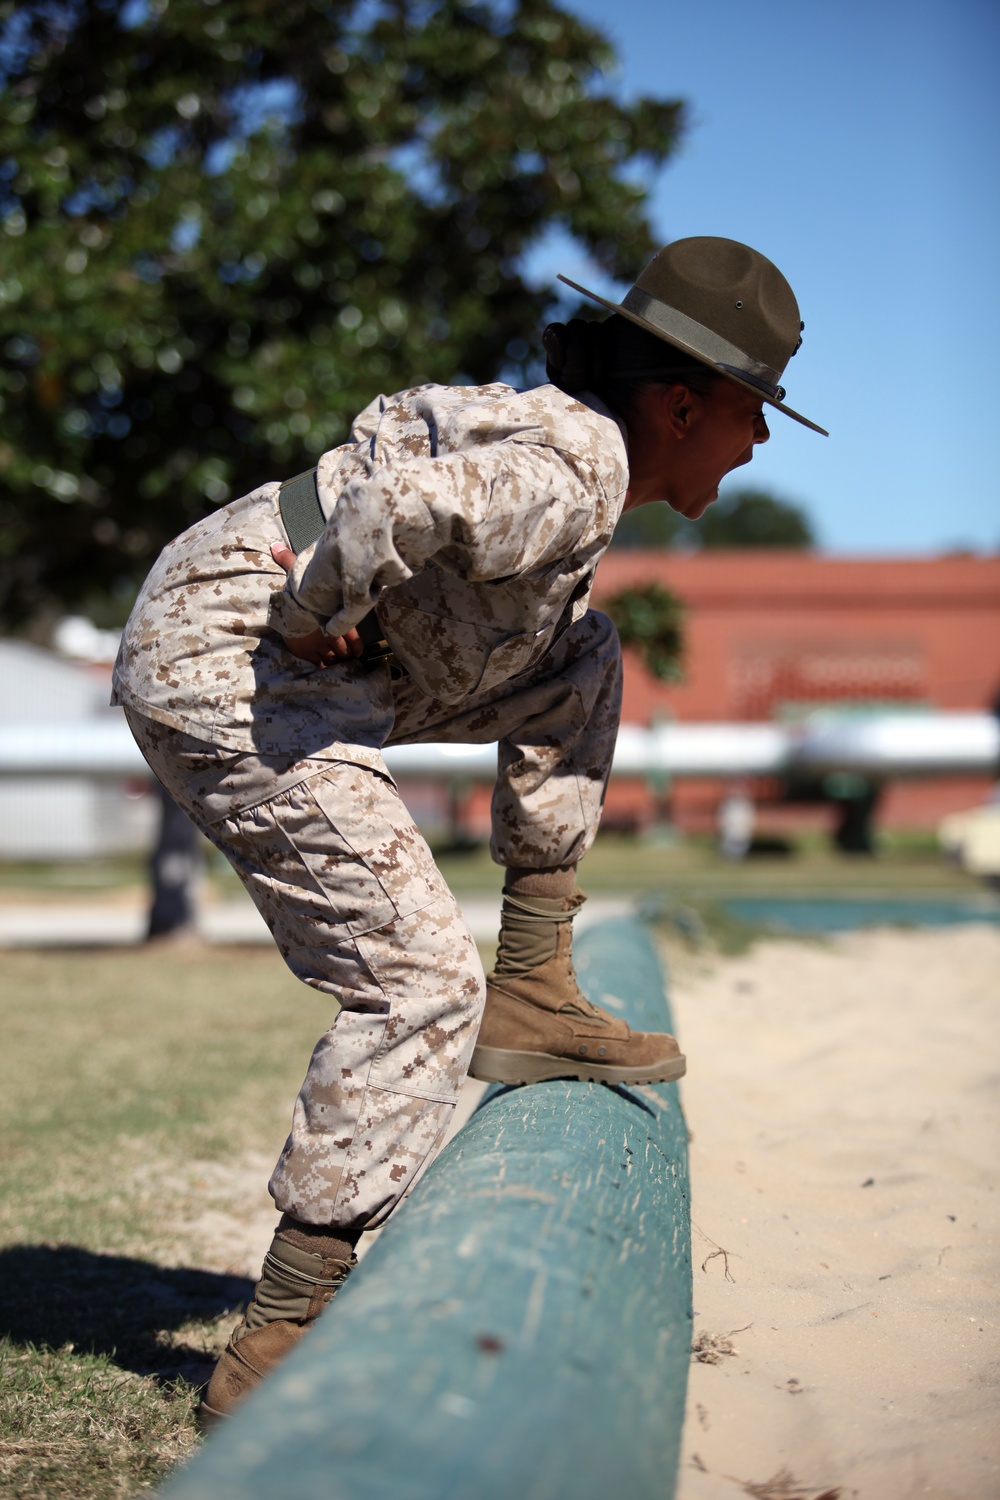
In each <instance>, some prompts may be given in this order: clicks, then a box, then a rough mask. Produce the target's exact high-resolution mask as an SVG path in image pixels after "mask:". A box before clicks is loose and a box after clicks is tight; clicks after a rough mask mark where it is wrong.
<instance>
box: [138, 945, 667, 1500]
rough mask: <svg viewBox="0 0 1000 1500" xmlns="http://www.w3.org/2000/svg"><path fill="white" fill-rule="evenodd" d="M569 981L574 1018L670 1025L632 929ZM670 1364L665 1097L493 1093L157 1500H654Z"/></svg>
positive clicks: (571, 1090) (551, 1089)
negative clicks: (580, 1011) (577, 1000)
mask: <svg viewBox="0 0 1000 1500" xmlns="http://www.w3.org/2000/svg"><path fill="white" fill-rule="evenodd" d="M577 958H578V970H579V973H580V978H581V982H582V984H583V986H584V988H585V990H586V992H587V993H588V994H589V995H590V997H591V998H592V999H593V1000H595V1001H599V1002H600V1003H602V1004H605V1005H606V1006H608V1008H609V1009H613V1010H615V1011H616V1012H618V1013H619V1014H623V1015H625V1016H626V1018H627V1019H628V1020H629V1022H630V1023H632V1024H633V1025H635V1026H638V1027H644V1028H646V1029H649V1028H653V1027H656V1028H662V1027H664V1026H669V1025H670V1016H669V1011H668V1009H667V1007H666V1004H665V998H666V997H665V994H664V976H663V971H662V969H661V967H660V964H659V962H658V959H657V956H656V953H655V951H654V949H653V946H652V943H651V940H650V936H649V933H648V929H646V928H645V927H644V926H643V925H642V924H641V923H639V922H636V921H633V920H617V921H613V922H606V923H602V924H600V925H598V926H595V927H593V928H590V929H589V930H588V931H587V932H586V933H584V934H583V935H582V936H581V938H580V940H579V943H578V948H577ZM690 1345H691V1255H690V1221H689V1203H688V1175H687V1137H686V1131H685V1126H684V1119H683V1116H682V1114H681V1110H680V1106H679V1103H678V1100H677V1086H676V1085H675V1084H669V1085H664V1086H660V1087H657V1088H624V1087H621V1088H609V1087H606V1086H603V1085H599V1084H586V1083H577V1082H568V1081H563V1082H552V1083H543V1084H534V1085H532V1086H530V1087H525V1088H493V1089H491V1090H490V1092H489V1093H488V1094H487V1096H486V1098H485V1099H484V1101H483V1103H482V1104H481V1105H480V1107H479V1109H478V1110H477V1112H476V1113H475V1115H474V1116H473V1118H472V1120H471V1121H470V1122H469V1123H468V1124H467V1125H466V1126H465V1127H464V1129H463V1130H461V1131H460V1132H459V1133H458V1135H457V1136H456V1137H455V1139H454V1140H453V1141H452V1142H451V1144H450V1145H449V1146H448V1147H447V1148H446V1149H445V1150H444V1151H443V1152H442V1154H441V1156H440V1157H439V1159H438V1160H437V1162H435V1163H434V1165H433V1166H432V1167H431V1168H430V1170H429V1171H428V1172H427V1173H426V1175H425V1176H424V1177H423V1178H422V1180H421V1181H420V1182H419V1183H418V1184H417V1186H416V1188H415V1189H414V1191H413V1193H412V1195H411V1196H410V1198H409V1200H408V1202H407V1203H406V1204H405V1205H404V1207H403V1209H402V1210H401V1211H400V1212H399V1213H398V1215H397V1216H396V1217H394V1218H393V1219H392V1220H391V1221H390V1223H389V1225H388V1226H387V1227H386V1229H385V1231H384V1232H383V1234H382V1236H381V1237H380V1239H379V1240H378V1241H377V1242H376V1244H375V1245H374V1246H373V1248H372V1249H371V1251H370V1252H369V1254H368V1255H367V1256H366V1257H365V1259H364V1260H363V1261H362V1263H361V1265H360V1267H359V1268H358V1270H357V1271H356V1272H355V1273H354V1274H353V1275H352V1277H351V1279H350V1281H349V1282H348V1284H347V1286H346V1287H345V1289H344V1291H343V1292H342V1293H341V1294H340V1295H339V1297H338V1298H337V1300H336V1301H335V1303H334V1304H333V1306H332V1307H331V1308H330V1310H329V1311H328V1312H327V1313H326V1314H324V1316H323V1317H322V1318H321V1319H320V1322H319V1325H318V1327H317V1328H316V1329H315V1331H314V1332H312V1333H310V1335H309V1337H308V1338H307V1339H305V1340H304V1341H303V1343H302V1344H300V1345H299V1347H298V1348H297V1349H296V1350H295V1351H294V1353H293V1354H292V1356H291V1358H290V1359H289V1361H288V1363H287V1364H286V1365H285V1366H284V1367H283V1368H282V1369H280V1370H278V1371H277V1372H276V1373H275V1374H274V1375H273V1376H272V1377H271V1379H270V1380H269V1381H268V1382H266V1384H265V1385H264V1386H263V1387H262V1388H261V1389H260V1391H258V1392H257V1393H256V1394H255V1395H254V1396H253V1397H252V1398H251V1399H250V1400H249V1401H248V1402H247V1403H246V1405H245V1406H244V1407H243V1408H242V1409H240V1410H239V1411H237V1412H236V1414H235V1415H234V1416H233V1418H232V1419H231V1420H230V1421H229V1422H227V1424H226V1425H225V1427H224V1428H223V1429H221V1430H219V1431H217V1432H214V1433H213V1434H212V1435H211V1436H210V1438H209V1440H208V1442H207V1444H206V1445H205V1448H204V1449H203V1450H202V1451H201V1452H200V1453H199V1454H198V1455H197V1456H196V1457H195V1458H194V1459H193V1460H192V1462H191V1463H190V1464H189V1465H188V1466H187V1468H185V1469H184V1470H182V1471H181V1473H180V1474H179V1475H177V1476H176V1477H175V1478H174V1480H173V1482H172V1483H171V1484H169V1485H168V1487H167V1489H166V1490H165V1492H164V1497H163V1500H236V1497H239V1500H274V1497H275V1496H278V1495H294V1496H295V1497H296V1500H512V1497H515V1496H517V1497H524V1500H608V1497H609V1496H616V1495H622V1496H626V1495H627V1496H628V1497H629V1500H670V1497H671V1496H672V1495H673V1494H674V1486H675V1480H676V1472H677V1464H678V1454H679V1445H680V1435H681V1427H682V1423H683V1415H684V1398H685V1391H686V1385H687V1371H688V1365H689V1361H690Z"/></svg>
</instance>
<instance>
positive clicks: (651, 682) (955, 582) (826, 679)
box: [594, 550, 1000, 828]
mask: <svg viewBox="0 0 1000 1500" xmlns="http://www.w3.org/2000/svg"><path fill="white" fill-rule="evenodd" d="M653 581H656V582H659V583H662V584H664V585H666V586H667V587H668V588H670V589H672V590H673V591H674V593H675V594H677V595H678V596H679V597H680V598H681V599H682V600H683V602H684V605H685V609H686V629H685V635H686V657H685V663H684V681H683V682H682V683H679V684H663V683H660V682H658V681H656V679H654V678H652V677H651V676H650V675H649V674H648V673H647V672H645V671H644V670H643V668H642V667H641V666H640V665H639V663H638V662H637V661H636V660H635V659H631V660H628V661H627V667H626V678H625V704H624V711H623V718H624V719H625V720H626V721H627V722H632V723H639V724H649V723H651V722H652V721H653V720H654V719H655V718H656V717H657V716H659V715H665V716H669V717H673V718H676V719H679V720H681V721H688V722H691V721H711V720H716V721H719V720H723V721H724V720H729V721H757V722H760V721H761V720H767V719H773V718H782V717H788V716H794V715H796V714H799V713H801V712H803V711H804V710H807V709H808V708H809V707H811V706H817V705H821V704H831V703H834V704H836V703H841V704H844V705H845V706H846V705H853V704H865V703H872V704H885V705H886V706H901V707H902V706H907V705H910V706H914V707H915V706H918V705H926V706H927V707H930V708H934V709H946V710H947V709H987V708H990V707H991V706H992V705H993V704H994V703H995V702H996V700H997V697H998V694H1000V557H996V558H978V557H945V558H936V559H926V560H924V559H901V560H881V559H854V558H829V557H821V556H815V555H813V554H810V553H802V552H759V551H752V550H751V551H739V552H735V551H734V552H705V553H698V554H694V555H685V554H682V553H677V552H656V551H638V550H637V551H630V550H629V551H612V552H609V553H607V554H606V555H605V557H604V559H603V560H602V562H601V564H600V567H599V569H598V572H597V582H596V586H595V590H594V603H595V604H596V605H597V607H598V608H600V606H601V601H602V599H607V598H608V597H609V596H610V595H613V594H615V593H616V592H617V591H618V590H619V589H622V588H625V587H630V586H636V585H641V584H645V583H650V582H653ZM631 655H632V653H627V657H631ZM989 785H990V782H989V778H986V777H981V778H975V777H961V778H959V777H955V778H947V779H945V778H942V779H939V780H930V779H928V780H926V781H912V782H895V783H892V784H891V785H890V787H889V790H888V792H887V794H886V796H885V798H884V801H883V804H882V806H881V808H880V811H879V818H878V821H879V823H880V824H881V825H882V826H890V827H892V826H896V827H933V826H934V825H935V824H936V823H937V821H938V819H939V818H941V817H942V816H944V814H946V813H948V812H951V811H953V810H955V809H957V808H961V807H968V806H971V805H973V804H974V803H976V802H977V801H980V800H982V798H983V796H984V795H985V793H986V791H987V789H988V787H989ZM780 790H781V789H780V788H778V787H776V786H772V785H766V784H763V783H758V784H757V785H756V786H755V787H754V788H753V791H754V793H755V795H756V796H757V797H758V798H760V799H761V801H762V802H763V803H764V806H765V810H764V812H763V814H762V818H761V824H762V826H763V827H765V828H766V827H768V826H775V825H778V826H784V825H787V824H788V823H792V824H794V825H796V826H799V827H802V826H808V825H809V824H813V825H816V826H823V827H826V826H829V825H830V822H831V816H832V814H831V812H830V810H829V809H825V808H822V807H815V808H809V807H803V806H802V805H791V806H784V805H780V804H779V803H778V802H777V800H776V799H777V798H778V797H779V794H780ZM722 791H723V787H722V785H721V784H720V783H718V782H715V783H711V782H696V781H680V782H678V783H677V785H676V787H675V788H674V790H673V794H672V810H673V814H674V816H675V818H676V819H677V821H678V822H679V823H680V824H681V826H682V827H683V826H686V827H706V826H710V825H711V823H712V821H713V819H714V811H715V806H716V804H717V802H718V799H719V796H720V795H721V793H722ZM652 807H653V799H652V794H651V793H650V792H649V791H648V789H646V788H644V787H642V786H633V787H626V786H623V785H616V787H615V788H613V791H612V795H611V798H610V799H609V804H608V816H609V820H611V821H628V820H629V818H630V817H635V819H636V820H638V821H643V820H644V819H645V818H646V817H648V816H649V815H650V814H651V810H652Z"/></svg>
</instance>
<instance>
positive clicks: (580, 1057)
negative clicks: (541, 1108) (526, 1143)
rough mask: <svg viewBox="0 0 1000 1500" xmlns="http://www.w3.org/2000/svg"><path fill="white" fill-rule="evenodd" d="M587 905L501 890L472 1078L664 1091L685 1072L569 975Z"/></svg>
mask: <svg viewBox="0 0 1000 1500" xmlns="http://www.w3.org/2000/svg"><path fill="white" fill-rule="evenodd" d="M585 900H586V897H585V896H583V895H582V894H581V893H580V892H579V891H577V892H576V893H575V895H573V896H569V897H567V896H535V895H529V896H522V895H520V894H518V895H515V894H513V893H512V892H511V891H509V890H507V889H505V890H504V898H503V910H502V913H501V928H500V948H499V951H498V953H497V964H496V968H495V969H494V971H493V972H492V973H491V974H488V975H487V977H486V1009H485V1011H484V1013H483V1024H482V1026H481V1028H480V1031H479V1039H478V1041H477V1043H476V1050H475V1052H474V1053H473V1056H472V1066H471V1068H470V1069H469V1072H470V1074H471V1076H472V1077H473V1078H480V1079H484V1080H488V1081H490V1082H494V1083H540V1082H542V1081H543V1080H544V1079H546V1078H580V1079H587V1080H589V1081H590V1082H592V1083H667V1082H669V1081H670V1080H671V1079H674V1078H680V1077H681V1076H682V1074H683V1073H684V1071H685V1068H686V1066H687V1063H686V1060H685V1058H684V1057H683V1056H682V1054H681V1052H680V1049H679V1048H678V1046H677V1043H676V1041H675V1040H674V1038H673V1037H672V1036H670V1035H668V1034H667V1033H666V1032H655V1031H632V1030H631V1029H630V1028H629V1027H628V1026H627V1025H626V1023H625V1022H624V1021H623V1020H621V1019H620V1018H619V1017H618V1016H612V1015H610V1014H609V1013H608V1012H607V1011H606V1010H602V1009H601V1008H600V1007H599V1006H597V1005H592V1004H591V1002H590V1001H589V1000H588V999H587V998H586V996H585V995H584V994H583V993H582V992H581V990H580V987H579V985H578V984H577V979H576V974H575V973H574V971H573V958H572V935H571V934H572V927H571V923H572V919H573V917H574V915H575V914H576V912H577V911H578V910H579V908H580V907H581V906H582V905H583V903H584V901H585Z"/></svg>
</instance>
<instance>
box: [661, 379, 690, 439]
mask: <svg viewBox="0 0 1000 1500" xmlns="http://www.w3.org/2000/svg"><path fill="white" fill-rule="evenodd" d="M660 389H661V405H660V415H661V419H662V421H663V422H664V424H665V425H666V426H667V427H668V428H669V429H670V431H671V432H672V433H673V434H674V435H675V436H676V437H678V438H684V437H687V435H688V433H689V432H690V430H691V422H692V418H693V415H694V403H693V400H692V396H691V392H690V390H689V389H688V387H687V386H686V385H666V386H662V387H661V388H660Z"/></svg>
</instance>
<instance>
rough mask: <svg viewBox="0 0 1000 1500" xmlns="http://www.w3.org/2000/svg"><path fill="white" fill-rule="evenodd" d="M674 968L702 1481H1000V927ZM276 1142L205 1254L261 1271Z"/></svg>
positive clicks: (696, 1486)
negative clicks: (684, 1057) (683, 1060)
mask: <svg viewBox="0 0 1000 1500" xmlns="http://www.w3.org/2000/svg"><path fill="white" fill-rule="evenodd" d="M671 970H672V973H671V981H670V990H671V1000H672V1004H673V1008H674V1014H675V1022H676V1026H677V1030H678V1032H679V1034H680V1037H681V1040H682V1042H683V1044H684V1048H685V1051H686V1052H687V1054H688V1058H689V1073H688V1076H687V1078H686V1079H685V1081H684V1083H683V1085H682V1091H683V1102H684V1108H685V1112H686V1115H687V1119H688V1124H689V1127H690V1130H691V1133H692V1140H691V1176H692V1194H693V1220H694V1229H693V1232H692V1240H693V1250H694V1307H695V1342H696V1344H698V1345H699V1346H700V1350H699V1353H698V1354H696V1355H694V1356H693V1357H692V1364H691V1371H690V1376H691V1378H690V1387H689V1399H688V1410H687V1419H686V1423H685V1431H684V1442H683V1451H682V1457H681V1469H680V1478H679V1484H678V1492H677V1494H678V1500H735V1497H738V1496H739V1495H742V1494H748V1495H752V1496H756V1497H758V1500H821V1497H822V1500H833V1496H838V1497H839V1500H854V1497H858V1500H911V1497H913V1500H916V1497H921V1500H1000V1402H998V1399H997V1388H998V1384H1000V1350H998V1344H997V1328H998V1324H1000V1315H998V1300H997V1278H996V1269H997V1244H998V1239H1000V1233H998V1205H997V1198H998V1197H1000V1191H997V1189H996V1178H997V1172H996V1163H997V1157H998V1144H1000V1130H998V1114H1000V1109H998V1102H1000V1100H998V1095H1000V1088H998V1084H1000V1048H998V1045H997V1044H998V1036H1000V930H998V929H996V928H989V927H972V926H970V927H962V928H954V929H951V930H946V931H937V932H928V931H923V932H893V931H881V932H873V933H863V934H852V935H850V936H847V937H840V938H836V939H832V940H830V941H827V942H823V943H819V942H815V943H807V942H785V941H782V942H765V943H761V944H758V945H757V946H755V947H754V948H753V949H752V950H751V951H750V952H749V953H748V954H746V955H744V956H742V957H739V958H718V957H711V958H709V957H703V956H699V955H685V954H682V953H677V954H674V955H673V957H672V959H671ZM482 1087H483V1086H482V1085H477V1084H471V1083H470V1084H468V1085H467V1086H466V1090H465V1091H464V1094H463V1099H462V1103H461V1106H460V1119H459V1120H458V1121H456V1126H457V1125H458V1124H460V1123H461V1121H462V1120H463V1119H464V1118H466V1117H467V1116H468V1113H469V1112H470V1110H471V1109H472V1107H473V1106H474V1104H475V1103H476V1101H477V1099H478V1097H479V1096H480V1094H481V1093H482ZM269 1167H270V1162H269V1161H268V1162H264V1161H263V1160H257V1159H253V1160H249V1159H248V1160H247V1162H245V1163H243V1164H242V1166H241V1168H240V1174H239V1176H240V1183H241V1185H242V1187H243V1188H244V1189H245V1190H246V1191H243V1192H241V1194H240V1198H241V1202H242V1210H241V1212H242V1218H241V1220H240V1222H239V1223H238V1224H237V1223H236V1222H235V1216H234V1215H232V1214H229V1213H225V1212H223V1213H219V1212H216V1211H213V1212H212V1213H210V1214H206V1213H205V1211H204V1210H202V1211H201V1212H200V1214H199V1213H198V1212H197V1210H195V1217H193V1219H192V1221H191V1222H190V1223H188V1224H186V1225H185V1226H183V1229H184V1233H183V1236H182V1237H183V1238H184V1240H185V1241H186V1242H191V1241H192V1240H193V1241H195V1242H197V1243H198V1244H199V1247H200V1250H201V1255H202V1258H203V1259H204V1260H205V1263H206V1264H208V1263H211V1264H213V1265H217V1267H218V1268H220V1269H221V1268H223V1260H224V1261H225V1267H224V1268H225V1269H228V1270H235V1271H240V1272H242V1273H243V1274H247V1275H256V1273H257V1268H258V1267H259V1265H260V1259H261V1256H262V1254H263V1252H264V1250H265V1249H266V1247H267V1244H268V1243H269V1241H270V1236H271V1230H272V1228H273V1224H274V1210H273V1207H272V1206H271V1204H270V1201H269V1200H268V1199H267V1197H266V1194H265V1192H264V1188H263V1184H264V1182H265V1180H266V1177H267V1171H268V1169H269ZM199 1170H200V1168H199V1166H198V1164H192V1167H191V1171H192V1172H197V1171H199ZM205 1170H206V1172H207V1174H208V1175H207V1177H206V1178H205V1183H207V1184H208V1185H209V1186H211V1185H212V1184H213V1183H214V1177H213V1176H212V1172H213V1170H214V1171H215V1172H216V1173H217V1172H218V1170H219V1169H218V1168H217V1167H216V1168H214V1169H213V1168H211V1167H207V1168H206V1169H205ZM204 1185H205V1184H202V1186H204ZM215 1186H216V1187H219V1186H220V1184H218V1183H215ZM197 1196H198V1195H197V1194H195V1193H194V1192H192V1208H194V1205H195V1203H196V1202H197ZM368 1238H371V1237H369V1236H366V1239H368ZM615 1500H618V1497H615ZM621 1500H628V1497H627V1496H623V1497H621Z"/></svg>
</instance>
